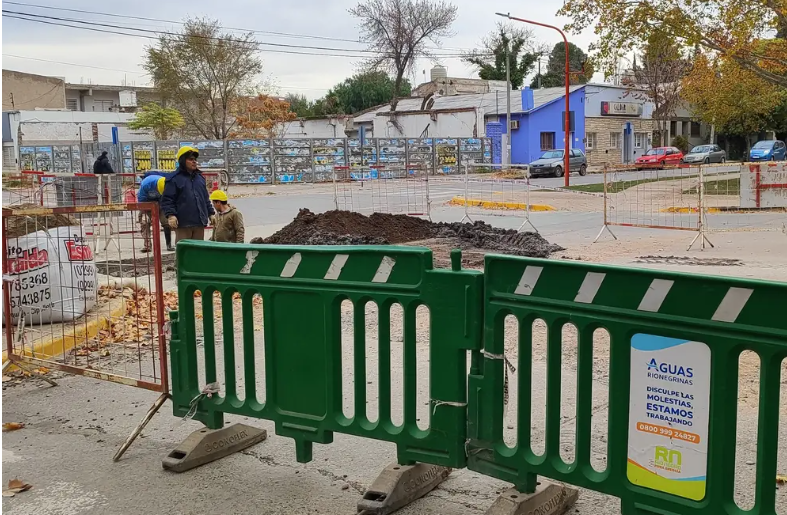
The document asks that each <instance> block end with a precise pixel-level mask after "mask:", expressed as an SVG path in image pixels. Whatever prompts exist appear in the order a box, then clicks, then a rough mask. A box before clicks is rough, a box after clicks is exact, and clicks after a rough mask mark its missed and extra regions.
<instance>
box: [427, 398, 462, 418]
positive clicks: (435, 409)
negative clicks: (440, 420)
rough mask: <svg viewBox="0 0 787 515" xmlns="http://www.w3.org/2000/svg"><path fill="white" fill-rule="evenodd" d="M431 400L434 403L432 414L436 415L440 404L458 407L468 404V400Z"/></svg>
mask: <svg viewBox="0 0 787 515" xmlns="http://www.w3.org/2000/svg"><path fill="white" fill-rule="evenodd" d="M431 402H432V404H433V405H434V408H432V416H434V414H435V412H436V411H437V407H438V406H456V407H458V408H464V407H465V406H467V403H466V402H454V401H438V400H436V399H432V401H431Z"/></svg>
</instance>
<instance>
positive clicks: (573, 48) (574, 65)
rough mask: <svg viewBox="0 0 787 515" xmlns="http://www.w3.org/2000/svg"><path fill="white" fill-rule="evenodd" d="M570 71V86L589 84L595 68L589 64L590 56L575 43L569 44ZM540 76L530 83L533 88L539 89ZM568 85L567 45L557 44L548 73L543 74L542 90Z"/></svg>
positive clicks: (553, 50) (553, 49)
mask: <svg viewBox="0 0 787 515" xmlns="http://www.w3.org/2000/svg"><path fill="white" fill-rule="evenodd" d="M568 69H569V71H570V72H571V74H570V76H569V84H587V83H588V81H590V79H591V78H592V77H593V73H594V70H593V66H592V65H591V64H590V63H589V62H588V56H587V54H585V52H583V51H582V49H581V48H579V47H578V46H577V45H575V44H574V43H571V42H569V43H568ZM538 79H539V76H538V75H536V77H535V78H533V81H532V82H531V83H530V87H531V88H537V87H538V84H539V81H538ZM565 85H566V45H565V44H564V43H557V44H556V45H555V46H554V48H552V51H551V52H550V53H549V61H548V63H547V71H546V72H545V73H542V74H541V87H542V88H555V87H559V86H565Z"/></svg>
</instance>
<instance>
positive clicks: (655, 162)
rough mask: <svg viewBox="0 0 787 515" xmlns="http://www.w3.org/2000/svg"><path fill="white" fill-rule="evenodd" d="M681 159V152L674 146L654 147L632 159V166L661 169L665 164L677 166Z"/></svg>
mask: <svg viewBox="0 0 787 515" xmlns="http://www.w3.org/2000/svg"><path fill="white" fill-rule="evenodd" d="M681 159H683V152H681V151H680V150H679V149H677V148H675V147H654V148H652V149H650V150H648V151H647V152H645V155H644V156H640V157H638V158H637V160H636V161H634V166H636V167H637V168H638V169H640V170H642V169H643V168H658V169H662V168H664V167H665V166H677V165H679V164H680V160H681Z"/></svg>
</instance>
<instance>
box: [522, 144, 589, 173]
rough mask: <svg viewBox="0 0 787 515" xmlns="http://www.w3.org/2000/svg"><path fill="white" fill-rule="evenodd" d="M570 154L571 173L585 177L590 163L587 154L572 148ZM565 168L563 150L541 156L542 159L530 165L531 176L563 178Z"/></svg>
mask: <svg viewBox="0 0 787 515" xmlns="http://www.w3.org/2000/svg"><path fill="white" fill-rule="evenodd" d="M569 152H570V153H569V156H568V159H569V166H570V167H571V170H570V171H572V172H577V173H579V175H585V174H586V173H587V172H588V161H587V158H586V157H585V153H584V152H582V151H581V150H580V149H578V148H572V149H570V150H569ZM564 166H565V161H564V159H563V150H562V149H557V150H548V151H546V152H544V153H543V154H541V157H539V158H538V159H536V160H535V161H533V162H531V163H530V176H531V177H536V176H538V175H551V176H554V177H563V172H564V170H563V167H564Z"/></svg>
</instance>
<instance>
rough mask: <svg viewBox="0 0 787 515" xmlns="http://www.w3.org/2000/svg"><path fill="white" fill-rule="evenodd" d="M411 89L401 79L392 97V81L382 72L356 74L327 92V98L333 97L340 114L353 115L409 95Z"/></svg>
mask: <svg viewBox="0 0 787 515" xmlns="http://www.w3.org/2000/svg"><path fill="white" fill-rule="evenodd" d="M411 90H412V87H411V86H410V82H409V81H408V80H407V79H402V84H401V86H400V87H399V91H398V93H397V94H396V95H394V80H393V79H392V78H391V77H390V76H389V75H388V74H387V73H385V72H383V71H369V72H364V73H357V74H355V75H353V76H352V77H350V78H348V79H345V80H344V81H343V82H340V83H339V84H337V85H336V86H334V87H333V88H331V90H330V91H329V92H328V95H327V97H335V98H336V101H337V102H338V105H339V108H340V109H341V112H343V113H345V114H354V113H357V112H358V111H363V110H364V109H369V108H370V107H374V106H378V105H381V104H387V103H388V102H390V101H391V100H393V98H394V97H397V98H398V97H406V96H409V95H410V92H411Z"/></svg>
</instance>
